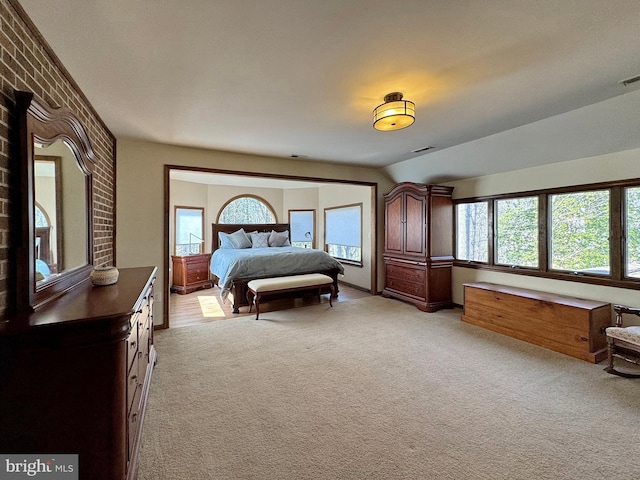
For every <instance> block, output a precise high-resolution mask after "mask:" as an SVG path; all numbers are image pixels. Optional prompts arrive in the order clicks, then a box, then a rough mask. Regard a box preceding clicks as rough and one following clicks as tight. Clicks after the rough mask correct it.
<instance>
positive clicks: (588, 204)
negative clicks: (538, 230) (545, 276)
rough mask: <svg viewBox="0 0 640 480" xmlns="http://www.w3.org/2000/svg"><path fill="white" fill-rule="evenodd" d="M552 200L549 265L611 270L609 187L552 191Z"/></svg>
mask: <svg viewBox="0 0 640 480" xmlns="http://www.w3.org/2000/svg"><path fill="white" fill-rule="evenodd" d="M550 204H551V252H550V253H551V254H550V259H549V261H550V267H551V268H552V269H556V270H570V271H575V272H586V273H592V274H602V275H607V274H609V272H610V271H611V267H610V265H609V263H610V259H609V230H610V226H609V191H608V190H594V191H589V192H575V193H565V194H559V195H551V196H550Z"/></svg>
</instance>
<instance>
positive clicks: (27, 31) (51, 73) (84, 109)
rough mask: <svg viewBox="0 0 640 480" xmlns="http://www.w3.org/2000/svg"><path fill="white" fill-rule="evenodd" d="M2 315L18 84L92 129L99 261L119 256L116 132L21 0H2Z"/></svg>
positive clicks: (0, 311) (1, 313)
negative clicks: (26, 12) (18, 0)
mask: <svg viewBox="0 0 640 480" xmlns="http://www.w3.org/2000/svg"><path fill="white" fill-rule="evenodd" d="M0 22H1V27H0V28H1V31H0V81H1V91H0V318H2V319H4V318H5V315H6V312H7V309H8V308H11V307H12V305H13V304H14V302H15V293H16V288H17V286H16V285H15V279H14V278H12V277H13V275H12V272H14V271H15V269H14V266H13V265H12V263H11V262H12V245H11V244H10V242H11V238H12V232H11V225H12V223H14V220H15V219H14V218H11V216H12V215H16V214H17V213H16V212H14V209H13V208H12V198H13V197H14V195H15V194H16V192H17V191H19V190H18V189H19V188H20V185H16V183H17V182H16V181H17V180H18V179H17V173H16V172H15V171H12V170H14V169H13V168H12V165H13V164H15V162H16V161H17V160H16V158H15V156H16V150H17V146H16V145H15V139H16V138H17V137H16V132H15V131H14V130H15V128H14V125H15V118H14V114H13V112H14V105H15V101H14V89H18V90H25V91H31V92H34V93H35V95H36V97H38V98H40V99H42V100H44V101H45V102H47V103H48V104H49V105H50V106H52V107H67V108H69V109H71V110H72V111H73V112H74V113H75V114H76V115H77V116H78V118H79V119H80V120H81V121H82V123H83V124H84V126H85V128H86V129H87V131H88V132H89V136H90V139H91V142H92V146H93V150H94V152H95V154H96V158H97V161H96V164H95V168H94V172H93V196H94V205H93V221H94V262H95V264H101V263H109V264H112V263H113V262H114V259H115V251H114V248H115V181H116V178H115V166H116V163H115V155H116V153H115V152H116V148H115V137H114V136H113V134H112V133H111V132H110V131H109V129H108V128H107V127H106V126H105V125H104V123H103V122H102V120H101V119H100V117H99V116H98V114H97V113H96V112H95V110H94V109H93V107H92V106H91V104H90V103H89V101H88V100H87V99H86V97H85V96H84V94H83V93H82V92H81V91H80V89H79V88H78V86H77V85H76V83H75V82H74V80H73V79H72V78H71V76H70V75H69V73H68V72H67V71H66V69H65V68H64V66H63V65H62V64H61V62H60V60H59V59H58V58H57V57H56V55H55V53H54V52H53V51H52V50H51V48H50V47H49V45H48V44H47V42H46V40H45V39H43V38H42V35H41V34H40V33H39V32H38V30H37V29H36V27H35V26H34V25H33V23H32V22H31V20H30V19H29V18H28V17H27V16H26V14H25V12H24V10H23V9H22V7H21V6H20V5H19V3H18V2H17V0H0Z"/></svg>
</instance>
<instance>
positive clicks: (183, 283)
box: [171, 253, 212, 295]
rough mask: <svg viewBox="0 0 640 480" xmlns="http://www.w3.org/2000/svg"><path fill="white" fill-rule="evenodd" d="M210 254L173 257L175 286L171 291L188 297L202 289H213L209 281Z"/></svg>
mask: <svg viewBox="0 0 640 480" xmlns="http://www.w3.org/2000/svg"><path fill="white" fill-rule="evenodd" d="M210 261H211V254H210V253H200V254H197V255H186V256H176V255H172V256H171V263H172V268H173V285H172V286H171V291H172V292H176V293H179V294H180V295H186V294H187V293H191V292H193V291H195V290H198V289H200V288H211V287H212V283H211V280H210V279H209V262H210Z"/></svg>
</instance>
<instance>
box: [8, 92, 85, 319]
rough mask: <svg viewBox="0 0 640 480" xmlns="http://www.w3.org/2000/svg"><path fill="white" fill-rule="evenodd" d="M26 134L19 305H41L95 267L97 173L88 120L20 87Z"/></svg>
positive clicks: (18, 98) (22, 132)
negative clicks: (84, 122) (94, 181)
mask: <svg viewBox="0 0 640 480" xmlns="http://www.w3.org/2000/svg"><path fill="white" fill-rule="evenodd" d="M15 97H16V109H17V116H18V126H19V132H20V143H19V148H20V154H19V161H20V170H19V171H20V182H21V185H20V188H21V193H20V209H21V211H22V218H23V221H22V224H21V228H20V241H19V247H18V252H17V257H18V258H17V259H16V262H17V282H18V283H17V288H16V290H17V292H18V295H17V310H18V311H19V312H26V311H31V310H35V309H36V308H38V307H39V306H41V305H43V304H45V303H46V302H48V301H49V300H51V299H53V298H55V297H57V296H59V295H61V294H62V293H64V292H66V291H68V290H69V289H71V288H73V287H74V286H75V285H77V284H79V283H80V282H82V281H85V280H87V279H88V277H89V273H90V272H91V269H92V268H93V265H92V264H93V195H92V171H93V165H94V162H95V155H94V153H93V149H92V147H91V142H90V141H89V136H88V134H87V131H86V130H85V128H84V126H83V125H82V123H81V122H80V120H79V119H78V118H77V117H76V115H75V114H74V113H73V112H71V111H70V110H69V109H66V108H51V107H50V106H48V105H47V104H46V103H44V102H42V101H40V100H37V99H36V98H35V97H34V95H33V93H31V92H21V91H17V90H16V91H15Z"/></svg>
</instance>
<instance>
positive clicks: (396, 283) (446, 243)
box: [382, 182, 453, 312]
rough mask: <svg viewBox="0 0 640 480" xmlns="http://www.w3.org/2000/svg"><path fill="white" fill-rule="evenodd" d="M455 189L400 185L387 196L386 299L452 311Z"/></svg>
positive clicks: (406, 183)
mask: <svg viewBox="0 0 640 480" xmlns="http://www.w3.org/2000/svg"><path fill="white" fill-rule="evenodd" d="M452 192H453V187H445V186H441V185H423V184H418V183H411V182H404V183H399V184H398V185H396V186H395V187H393V189H391V191H390V192H389V193H387V194H385V195H384V199H385V241H384V267H385V288H384V290H383V291H382V295H383V296H384V297H394V298H398V299H400V300H405V301H407V302H411V303H413V304H415V305H416V306H417V307H418V308H419V309H420V310H423V311H426V312H435V311H436V310H439V309H441V308H450V307H451V306H452V300H451V269H452V266H453V202H452Z"/></svg>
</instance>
